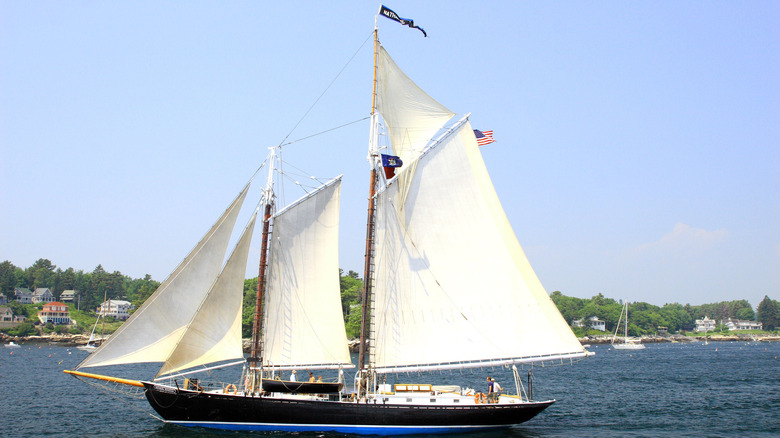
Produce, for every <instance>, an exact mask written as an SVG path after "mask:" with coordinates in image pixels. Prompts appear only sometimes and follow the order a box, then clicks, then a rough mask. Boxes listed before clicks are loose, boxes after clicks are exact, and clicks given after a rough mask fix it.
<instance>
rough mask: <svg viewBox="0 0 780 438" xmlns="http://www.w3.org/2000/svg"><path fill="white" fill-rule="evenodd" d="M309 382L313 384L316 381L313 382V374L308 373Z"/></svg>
mask: <svg viewBox="0 0 780 438" xmlns="http://www.w3.org/2000/svg"><path fill="white" fill-rule="evenodd" d="M309 382H311V383H314V382H316V380H314V374H313V373H311V372H309Z"/></svg>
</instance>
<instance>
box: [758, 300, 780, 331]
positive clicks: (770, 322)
mask: <svg viewBox="0 0 780 438" xmlns="http://www.w3.org/2000/svg"><path fill="white" fill-rule="evenodd" d="M778 307H780V306H778V303H777V301H775V300H772V299H770V298H769V297H768V296H766V295H765V296H764V299H763V300H761V303H759V304H758V321H759V322H761V323H762V324H763V325H764V330H774V329H776V328H777V327H778V326H780V313H779V312H778Z"/></svg>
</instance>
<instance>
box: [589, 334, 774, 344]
mask: <svg viewBox="0 0 780 438" xmlns="http://www.w3.org/2000/svg"><path fill="white" fill-rule="evenodd" d="M578 339H579V341H580V343H581V344H583V345H585V344H590V345H594V344H609V343H611V342H612V336H611V335H603V336H585V337H583V338H578ZM704 340H705V337H704V336H703V335H702V336H683V335H670V336H642V337H640V338H639V341H640V342H641V343H643V344H654V343H661V342H704ZM706 340H707V341H708V342H751V341H780V336H778V335H772V334H761V335H748V334H742V333H738V334H730V335H720V334H711V335H710V334H708V335H707V337H706Z"/></svg>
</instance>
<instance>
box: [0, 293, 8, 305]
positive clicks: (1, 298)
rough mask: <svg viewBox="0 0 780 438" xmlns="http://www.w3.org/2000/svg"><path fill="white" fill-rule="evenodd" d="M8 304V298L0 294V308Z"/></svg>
mask: <svg viewBox="0 0 780 438" xmlns="http://www.w3.org/2000/svg"><path fill="white" fill-rule="evenodd" d="M6 304H8V297H7V296H5V294H3V293H0V306H3V305H6Z"/></svg>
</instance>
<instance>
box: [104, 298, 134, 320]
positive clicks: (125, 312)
mask: <svg viewBox="0 0 780 438" xmlns="http://www.w3.org/2000/svg"><path fill="white" fill-rule="evenodd" d="M133 309H135V306H134V305H132V304H131V303H130V302H129V301H124V300H108V301H105V302H103V303H101V304H100V307H98V309H97V313H98V315H101V316H113V317H114V318H116V319H121V320H122V321H124V320H126V319H127V318H129V317H130V311H131V310H133Z"/></svg>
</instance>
